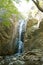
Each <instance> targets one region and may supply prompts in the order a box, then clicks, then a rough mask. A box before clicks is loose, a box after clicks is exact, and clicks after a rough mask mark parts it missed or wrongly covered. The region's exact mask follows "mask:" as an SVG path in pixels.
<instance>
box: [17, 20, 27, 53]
mask: <svg viewBox="0 0 43 65" xmlns="http://www.w3.org/2000/svg"><path fill="white" fill-rule="evenodd" d="M25 24H26V23H25V20H23V19H21V20H19V25H18V28H19V29H18V41H17V45H18V50H17V53H18V54H21V53H23V50H24V41H23V39H24V32H25Z"/></svg>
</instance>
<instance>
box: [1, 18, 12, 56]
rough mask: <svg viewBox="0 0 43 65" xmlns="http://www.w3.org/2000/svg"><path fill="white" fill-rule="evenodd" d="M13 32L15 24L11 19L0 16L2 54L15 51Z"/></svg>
mask: <svg viewBox="0 0 43 65" xmlns="http://www.w3.org/2000/svg"><path fill="white" fill-rule="evenodd" d="M12 34H13V24H12V23H11V22H10V20H9V19H3V18H0V55H6V54H12V53H13V47H12V46H13V45H12V43H11V40H12Z"/></svg>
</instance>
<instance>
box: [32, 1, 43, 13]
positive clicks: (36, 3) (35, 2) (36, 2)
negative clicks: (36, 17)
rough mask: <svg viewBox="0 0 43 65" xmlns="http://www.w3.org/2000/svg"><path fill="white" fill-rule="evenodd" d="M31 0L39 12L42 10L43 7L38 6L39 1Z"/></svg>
mask: <svg viewBox="0 0 43 65" xmlns="http://www.w3.org/2000/svg"><path fill="white" fill-rule="evenodd" d="M32 1H33V2H34V4H35V5H36V6H37V8H38V9H39V10H40V11H41V12H43V8H41V7H40V5H39V1H38V0H36V1H34V0H32Z"/></svg>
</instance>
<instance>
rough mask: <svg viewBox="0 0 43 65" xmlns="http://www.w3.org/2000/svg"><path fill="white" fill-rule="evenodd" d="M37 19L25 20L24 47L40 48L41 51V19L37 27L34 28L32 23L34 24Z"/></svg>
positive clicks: (42, 39)
mask: <svg viewBox="0 0 43 65" xmlns="http://www.w3.org/2000/svg"><path fill="white" fill-rule="evenodd" d="M37 22H38V21H37V20H35V19H30V20H29V21H28V22H27V29H26V33H25V38H24V43H25V44H24V45H25V49H28V50H33V49H40V50H41V51H43V20H42V21H41V23H40V25H39V28H38V29H36V30H35V29H34V28H33V25H35V24H36V23H37Z"/></svg>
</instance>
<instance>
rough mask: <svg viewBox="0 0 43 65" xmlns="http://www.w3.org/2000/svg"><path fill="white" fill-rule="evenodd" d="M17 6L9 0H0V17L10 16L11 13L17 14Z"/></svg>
mask: <svg viewBox="0 0 43 65" xmlns="http://www.w3.org/2000/svg"><path fill="white" fill-rule="evenodd" d="M18 13H19V12H18V10H17V8H16V7H15V6H14V4H13V3H12V1H11V0H0V14H1V15H0V17H4V18H5V17H10V16H11V14H18Z"/></svg>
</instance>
